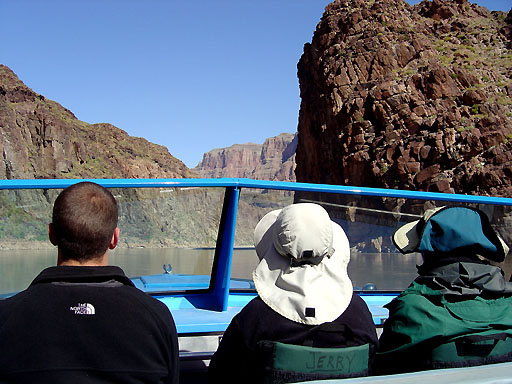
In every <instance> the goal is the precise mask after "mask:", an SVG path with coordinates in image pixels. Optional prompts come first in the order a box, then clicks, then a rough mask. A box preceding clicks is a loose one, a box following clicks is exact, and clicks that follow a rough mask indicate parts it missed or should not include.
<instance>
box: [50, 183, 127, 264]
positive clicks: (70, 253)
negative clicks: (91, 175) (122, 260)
mask: <svg viewBox="0 0 512 384" xmlns="http://www.w3.org/2000/svg"><path fill="white" fill-rule="evenodd" d="M49 234H50V241H51V242H52V244H54V245H56V246H58V248H59V263H60V262H62V261H67V260H73V261H77V262H79V263H82V264H83V263H86V262H88V261H91V260H95V259H99V258H101V257H102V256H103V255H104V254H105V253H106V252H107V250H108V249H109V248H110V249H113V248H114V247H115V246H116V244H117V238H118V235H119V230H118V229H117V203H116V200H115V199H114V196H112V194H111V193H110V192H109V191H108V190H107V189H106V188H103V187H102V186H100V185H98V184H95V183H91V182H81V183H78V184H74V185H72V186H70V187H68V188H66V189H65V190H63V191H62V192H61V193H60V195H59V196H58V197H57V199H56V200H55V204H54V206H53V216H52V223H51V224H50V228H49Z"/></svg>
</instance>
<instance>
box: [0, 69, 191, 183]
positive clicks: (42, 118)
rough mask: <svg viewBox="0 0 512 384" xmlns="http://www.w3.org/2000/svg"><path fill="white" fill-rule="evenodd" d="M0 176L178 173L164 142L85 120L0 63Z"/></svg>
mask: <svg viewBox="0 0 512 384" xmlns="http://www.w3.org/2000/svg"><path fill="white" fill-rule="evenodd" d="M0 153H1V155H2V159H1V161H0V178H3V179H21V178H26V179H32V178H153V177H155V178H182V177H192V176H194V175H195V174H194V173H193V172H191V171H190V170H189V169H188V168H187V167H186V166H185V164H183V163H182V162H181V161H180V160H178V159H176V158H174V157H173V156H172V155H171V154H170V153H169V152H168V151H167V149H166V148H165V147H163V146H160V145H156V144H152V143H150V142H148V141H147V140H145V139H142V138H136V137H131V136H129V135H128V134H127V133H126V132H124V131H123V130H121V129H119V128H116V127H114V126H113V125H111V124H87V123H84V122H82V121H79V120H78V119H77V118H76V117H75V116H74V115H73V113H71V112H70V111H69V110H67V109H66V108H64V107H62V106H61V105H59V104H57V103H56V102H54V101H51V100H48V99H46V98H45V97H44V96H42V95H38V94H36V93H35V92H33V91H32V90H31V89H30V88H28V87H27V86H25V84H23V83H22V82H21V81H20V80H19V79H18V77H17V76H16V75H15V74H14V73H13V72H12V71H11V70H10V69H9V68H7V67H6V66H3V65H0Z"/></svg>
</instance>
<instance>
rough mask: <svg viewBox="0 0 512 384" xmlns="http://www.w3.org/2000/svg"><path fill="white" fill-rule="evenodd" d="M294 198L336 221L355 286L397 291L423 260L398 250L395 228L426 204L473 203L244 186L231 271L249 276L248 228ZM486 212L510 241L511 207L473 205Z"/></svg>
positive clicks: (511, 266)
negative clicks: (322, 210) (347, 245)
mask: <svg viewBox="0 0 512 384" xmlns="http://www.w3.org/2000/svg"><path fill="white" fill-rule="evenodd" d="M293 202H315V203H318V204H321V205H322V206H323V207H324V208H325V209H326V210H327V211H328V212H329V215H330V217H331V219H332V220H334V221H335V222H337V223H338V224H340V225H341V227H342V228H343V229H344V231H345V233H346V234H347V237H348V239H349V242H350V247H351V256H350V263H349V265H348V273H349V276H350V278H351V280H352V283H353V285H354V289H356V290H374V289H376V290H380V291H390V290H391V291H402V290H403V289H405V288H407V286H408V285H409V284H410V283H411V282H412V281H413V280H414V279H415V278H416V277H417V269H416V266H417V265H421V264H422V257H421V255H420V254H418V253H412V254H406V255H404V254H401V253H400V252H398V250H397V249H396V248H395V246H394V245H393V242H392V235H393V233H394V232H395V230H396V229H398V228H399V227H401V226H402V225H404V224H405V223H407V222H410V221H415V220H418V219H419V218H420V217H421V216H422V214H423V212H424V211H425V210H427V209H429V208H433V207H441V206H452V205H467V206H473V207H476V206H477V205H475V204H461V203H453V202H446V201H432V200H414V199H404V198H391V197H368V196H356V195H354V196H352V195H341V194H333V193H312V192H300V191H297V192H295V193H292V192H286V191H272V190H256V189H243V190H242V191H241V197H240V204H239V210H238V218H237V228H240V227H242V228H243V229H241V228H240V229H238V230H237V234H236V235H237V237H236V239H235V245H236V246H238V247H239V248H238V249H235V252H234V259H233V269H232V276H233V277H238V278H245V279H251V278H252V271H253V270H254V268H255V267H256V265H257V264H258V261H259V260H258V257H257V256H256V252H255V250H254V243H253V241H254V240H253V238H252V236H253V233H254V228H255V226H256V224H257V223H258V221H259V220H260V219H261V218H262V217H263V216H264V215H265V214H266V213H268V212H270V211H271V210H274V209H279V208H283V207H285V206H286V205H288V204H291V203H293ZM478 208H480V209H482V210H483V211H484V212H486V214H487V215H488V216H489V218H490V220H491V223H492V225H493V226H494V227H495V229H496V230H497V231H498V232H499V233H500V235H501V237H502V238H503V239H504V240H505V242H507V243H508V244H511V243H512V242H511V240H512V239H511V237H512V231H511V229H512V228H511V227H512V221H511V220H510V215H511V208H510V207H504V206H493V205H478ZM500 266H501V267H502V268H503V269H504V270H505V275H506V278H507V279H508V278H509V277H510V273H511V272H512V258H511V257H508V258H507V259H505V263H501V264H500Z"/></svg>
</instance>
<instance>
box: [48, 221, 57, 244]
mask: <svg viewBox="0 0 512 384" xmlns="http://www.w3.org/2000/svg"><path fill="white" fill-rule="evenodd" d="M48 238H49V239H50V243H52V244H53V245H55V246H57V239H56V238H55V233H54V232H53V224H52V223H50V224H48Z"/></svg>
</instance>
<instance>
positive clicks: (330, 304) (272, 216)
mask: <svg viewBox="0 0 512 384" xmlns="http://www.w3.org/2000/svg"><path fill="white" fill-rule="evenodd" d="M279 213H280V210H276V211H272V212H269V213H268V214H267V215H265V216H264V217H263V218H262V219H261V221H260V222H259V223H258V225H257V226H256V229H255V231H254V240H255V247H256V252H257V254H258V257H259V258H260V263H259V264H258V266H257V267H256V270H255V271H254V273H253V280H254V284H255V287H256V291H257V292H258V295H259V296H260V297H261V299H262V300H263V301H264V302H265V303H266V304H267V305H268V306H269V307H270V308H272V309H273V310H274V311H276V312H277V313H279V314H281V315H282V316H284V317H286V318H287V319H290V320H292V321H295V322H298V323H303V324H311V325H317V324H322V323H324V322H327V321H333V320H335V319H337V318H338V317H339V316H340V315H341V314H342V313H343V312H344V311H345V310H346V309H347V307H348V305H349V304H350V301H351V300H352V293H353V288H352V282H351V280H350V278H349V277H348V273H347V266H348V262H349V260H350V246H349V242H348V239H347V236H346V234H345V232H344V231H343V229H342V228H341V227H340V226H339V225H338V224H337V223H335V222H333V221H331V225H332V231H333V244H332V246H333V248H334V253H333V254H332V256H330V257H324V259H323V260H322V262H321V263H319V264H318V265H307V266H302V267H290V259H289V258H287V257H285V256H282V255H281V254H279V253H278V252H277V251H276V249H275V247H274V245H273V228H272V227H273V225H274V223H275V222H276V219H277V217H278V215H279ZM306 308H314V314H315V315H314V316H311V315H310V314H311V311H310V310H308V311H307V310H306ZM307 312H308V314H309V315H308V316H306V313H307Z"/></svg>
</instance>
